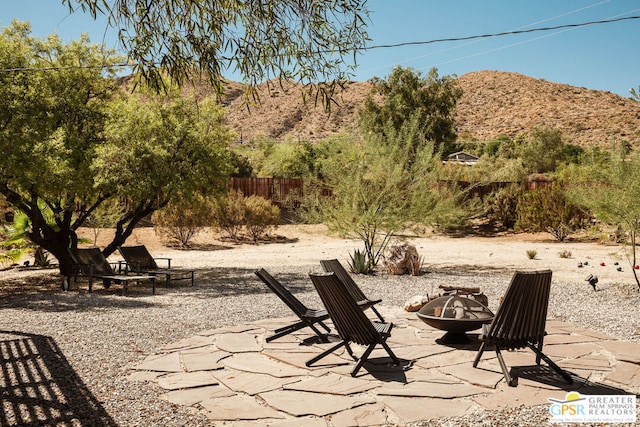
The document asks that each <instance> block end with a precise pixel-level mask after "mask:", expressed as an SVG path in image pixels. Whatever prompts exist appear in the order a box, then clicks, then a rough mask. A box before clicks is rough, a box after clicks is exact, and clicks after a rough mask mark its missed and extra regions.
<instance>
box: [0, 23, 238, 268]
mask: <svg viewBox="0 0 640 427" xmlns="http://www.w3.org/2000/svg"><path fill="white" fill-rule="evenodd" d="M120 61H121V58H119V57H117V56H116V55H115V54H114V53H113V52H111V51H107V50H105V49H104V48H103V47H102V46H99V45H90V44H89V40H88V39H87V38H86V37H85V36H83V37H82V38H81V39H80V40H79V41H74V42H71V43H70V44H63V43H62V42H61V40H60V38H58V37H56V36H50V37H48V38H46V39H44V40H40V39H35V38H33V37H31V36H30V28H29V25H28V24H24V23H22V24H21V23H17V22H14V23H13V24H12V25H11V26H10V27H8V28H5V29H4V30H3V32H2V33H1V34H0V67H1V68H3V69H15V70H17V71H13V72H6V73H0V151H1V152H2V153H4V156H3V157H2V160H0V193H1V194H3V195H4V196H5V197H6V199H7V201H8V202H9V203H10V204H11V205H12V206H13V207H14V208H16V209H18V210H19V211H21V212H23V213H24V214H25V215H27V216H28V218H29V220H30V222H31V228H30V229H29V233H28V237H29V239H30V240H31V241H33V242H34V243H35V244H36V245H38V246H41V247H42V248H43V249H45V250H46V251H48V252H49V253H51V254H52V255H53V256H54V257H55V258H56V259H57V260H58V262H59V265H60V271H61V272H62V273H63V274H66V273H68V271H69V267H70V263H71V260H70V257H69V253H68V248H70V247H75V246H76V245H77V234H76V231H77V229H78V228H79V227H81V226H83V225H84V224H86V221H87V219H88V218H89V217H90V216H91V215H92V213H93V212H94V211H95V210H96V209H98V208H99V207H100V206H101V205H102V204H103V203H105V202H106V201H108V200H110V199H113V198H116V199H119V200H122V201H123V202H124V204H125V205H126V206H127V207H128V209H127V210H126V212H125V213H124V215H123V216H122V217H121V218H120V219H119V220H118V221H117V223H116V229H115V235H114V238H113V240H112V242H111V243H110V244H109V245H107V247H106V248H105V249H104V254H105V255H106V256H108V255H109V254H111V253H113V252H114V251H115V250H116V248H117V246H119V245H121V244H123V243H124V242H125V240H126V238H127V237H128V236H129V235H130V234H131V231H132V230H133V227H135V225H136V224H137V223H138V221H139V220H140V219H141V218H143V217H145V216H146V215H148V214H150V213H152V212H153V211H154V210H155V209H158V208H160V207H162V206H164V205H166V204H167V203H168V201H169V200H171V198H172V197H174V196H175V195H176V194H177V193H178V192H181V193H182V194H187V195H188V194H190V193H192V192H197V191H203V190H205V191H212V190H213V189H215V188H218V187H220V186H221V185H222V184H223V183H224V184H225V185H226V178H225V177H226V176H227V174H228V169H229V168H228V161H227V155H226V146H227V144H228V141H229V140H230V134H229V132H228V131H226V130H224V128H223V126H222V113H221V110H220V109H219V108H218V107H217V106H215V105H214V104H213V102H211V101H203V102H201V103H200V104H196V103H195V101H194V100H193V99H185V100H180V99H178V100H171V99H164V100H161V99H152V98H150V97H148V96H147V97H144V98H142V95H140V96H135V97H134V96H132V97H129V98H126V99H113V96H114V94H115V93H116V91H117V87H116V85H115V83H116V82H115V78H114V77H115V76H114V75H113V74H112V73H111V71H109V68H107V69H106V71H103V70H102V68H101V67H103V65H105V64H107V65H108V64H112V63H117V62H120ZM78 65H79V66H80V67H78ZM29 67H30V68H33V67H35V68H50V67H58V68H59V69H57V70H56V71H55V72H51V71H46V70H45V71H33V70H25V68H29ZM143 99H144V102H143ZM41 206H44V208H46V209H47V210H50V211H51V212H52V215H53V221H47V220H46V213H45V211H44V208H41Z"/></svg>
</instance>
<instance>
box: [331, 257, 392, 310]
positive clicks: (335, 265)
mask: <svg viewBox="0 0 640 427" xmlns="http://www.w3.org/2000/svg"><path fill="white" fill-rule="evenodd" d="M320 265H321V266H322V269H323V270H324V271H325V272H327V273H330V272H333V273H335V274H336V276H338V278H339V279H340V280H341V281H342V283H344V285H345V287H346V288H347V291H348V292H349V294H351V296H352V297H353V299H354V300H356V303H357V304H358V305H359V306H360V308H362V309H363V310H366V309H367V308H370V309H371V310H372V311H373V312H374V313H375V315H376V316H378V319H380V321H381V322H384V317H382V315H381V314H380V312H379V311H378V310H377V309H376V308H375V307H374V306H375V305H376V304H378V303H380V302H382V300H381V299H376V300H371V299H369V298H367V296H366V295H365V294H364V292H362V290H361V289H360V287H359V286H358V285H357V283H356V282H355V281H354V280H353V277H351V275H350V274H349V272H348V271H347V270H346V269H345V268H344V267H343V265H342V264H341V263H340V261H338V260H337V259H326V260H322V261H320Z"/></svg>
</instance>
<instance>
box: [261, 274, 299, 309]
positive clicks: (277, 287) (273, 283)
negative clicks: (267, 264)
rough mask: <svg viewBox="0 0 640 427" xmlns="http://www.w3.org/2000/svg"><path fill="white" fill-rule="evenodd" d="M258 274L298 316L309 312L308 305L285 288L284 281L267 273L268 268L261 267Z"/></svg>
mask: <svg viewBox="0 0 640 427" xmlns="http://www.w3.org/2000/svg"><path fill="white" fill-rule="evenodd" d="M256 276H258V277H259V278H260V280H262V281H263V282H264V283H265V284H266V285H267V286H268V287H269V289H271V290H272V291H273V293H274V294H276V295H277V296H278V298H280V299H281V300H282V302H284V303H285V304H287V307H289V308H290V309H291V310H292V311H293V312H294V313H296V314H297V315H298V316H302V315H304V314H305V313H306V312H307V307H306V306H305V305H304V304H303V303H302V302H301V301H300V300H299V299H298V298H296V297H295V296H294V295H293V294H292V293H291V292H290V291H289V290H288V289H287V288H285V287H284V286H283V285H282V283H280V282H279V281H278V280H276V279H275V278H274V277H273V276H272V275H271V274H269V273H267V270H265V269H264V268H261V269H260V270H258V271H256Z"/></svg>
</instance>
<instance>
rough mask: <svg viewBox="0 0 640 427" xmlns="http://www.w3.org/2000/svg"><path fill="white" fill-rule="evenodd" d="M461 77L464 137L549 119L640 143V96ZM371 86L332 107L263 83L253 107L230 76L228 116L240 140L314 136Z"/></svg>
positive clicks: (351, 109)
mask: <svg viewBox="0 0 640 427" xmlns="http://www.w3.org/2000/svg"><path fill="white" fill-rule="evenodd" d="M458 82H459V86H460V88H461V89H462V90H463V91H464V92H463V95H462V98H461V99H460V101H459V102H458V107H457V111H456V128H457V131H458V136H459V138H460V139H463V140H478V141H488V140H491V139H493V138H495V137H497V136H499V135H507V136H509V137H514V136H516V135H517V134H519V133H525V134H526V133H528V131H529V130H530V129H532V128H533V127H536V126H540V125H544V126H550V127H554V128H557V129H560V130H561V131H562V134H563V135H564V137H565V138H566V141H567V142H569V143H572V144H576V145H580V146H583V147H586V146H592V145H597V146H600V147H602V148H610V147H611V146H612V145H613V144H614V143H620V142H623V141H627V142H629V143H630V144H631V145H632V146H633V147H636V148H638V147H640V102H636V101H634V100H632V99H629V98H625V97H622V96H620V95H616V94H612V93H610V92H605V91H599V90H591V89H586V88H582V87H575V86H570V85H567V84H560V83H552V82H549V81H546V80H543V79H536V78H532V77H528V76H525V75H522V74H517V73H511V72H503V71H477V72H472V73H467V74H464V75H462V76H459V77H458ZM370 87H371V86H370V84H369V83H367V82H354V83H350V84H349V85H348V86H347V88H346V90H344V91H342V92H341V93H340V94H339V95H338V96H337V97H336V99H335V101H336V102H335V104H334V105H333V106H332V108H331V114H330V115H327V114H326V113H325V112H324V110H323V108H322V106H320V105H318V106H317V107H316V106H314V102H313V100H311V101H307V103H306V105H305V103H304V102H303V101H302V95H301V94H302V91H303V88H302V86H300V85H296V84H287V85H286V86H284V87H281V86H280V85H279V84H278V83H275V84H273V83H272V84H270V85H267V84H263V85H261V86H260V87H259V88H258V90H259V94H260V104H259V105H255V106H252V107H251V108H250V110H247V107H246V105H245V104H244V97H243V96H242V90H241V89H242V88H241V86H240V84H238V83H233V82H230V83H229V84H228V85H227V87H226V91H225V100H224V103H225V106H226V108H227V114H226V120H227V123H228V125H229V126H231V127H232V128H233V129H235V130H236V131H237V133H238V135H239V140H247V139H251V138H254V137H256V136H261V135H262V136H267V137H272V138H277V139H280V138H283V137H285V136H289V137H291V138H294V139H296V140H297V139H300V140H312V141H313V140H317V139H321V138H324V137H326V136H329V135H332V134H336V133H339V132H341V131H346V130H348V129H349V128H350V127H353V126H355V125H356V122H357V115H358V109H359V108H360V106H361V105H363V102H364V99H365V97H366V96H367V93H368V92H369V90H370Z"/></svg>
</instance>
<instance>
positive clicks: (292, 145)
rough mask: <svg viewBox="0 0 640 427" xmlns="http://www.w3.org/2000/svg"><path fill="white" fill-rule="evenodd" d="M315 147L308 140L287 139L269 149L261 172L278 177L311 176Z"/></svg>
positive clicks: (264, 174)
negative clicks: (293, 140)
mask: <svg viewBox="0 0 640 427" xmlns="http://www.w3.org/2000/svg"><path fill="white" fill-rule="evenodd" d="M313 160H314V153H313V147H312V145H311V144H310V143H308V142H292V141H286V142H283V143H280V144H277V145H275V146H273V147H272V148H271V150H269V153H268V155H267V156H266V158H265V159H264V163H263V165H262V169H261V171H260V174H261V175H263V176H272V177H278V178H302V177H306V176H309V175H310V174H311V171H312V170H313V163H314V161H313Z"/></svg>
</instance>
